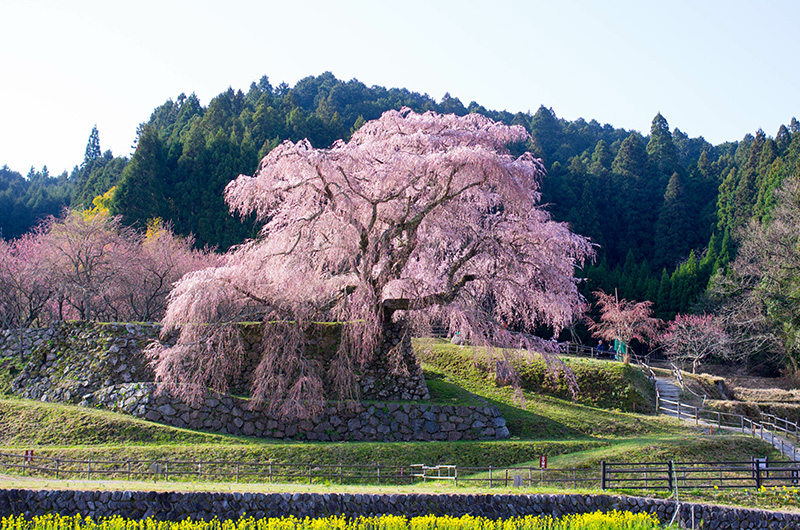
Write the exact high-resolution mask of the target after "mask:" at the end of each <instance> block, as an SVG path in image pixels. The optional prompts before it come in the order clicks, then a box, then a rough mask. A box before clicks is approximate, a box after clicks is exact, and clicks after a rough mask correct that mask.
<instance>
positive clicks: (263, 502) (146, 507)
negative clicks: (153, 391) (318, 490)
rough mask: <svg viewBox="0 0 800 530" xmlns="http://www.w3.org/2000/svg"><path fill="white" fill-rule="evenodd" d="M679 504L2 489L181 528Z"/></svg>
mask: <svg viewBox="0 0 800 530" xmlns="http://www.w3.org/2000/svg"><path fill="white" fill-rule="evenodd" d="M675 508H676V504H675V502H674V501H669V500H661V499H647V498H641V497H628V496H617V495H600V494H598V495H579V494H572V495H543V494H537V495H489V494H486V495H442V494H437V495H428V494H391V495H389V494H383V495H380V494H352V493H326V494H315V493H294V494H292V493H271V494H270V493H208V492H194V493H179V492H153V491H70V490H22V489H6V490H0V516H7V515H17V514H24V515H26V516H34V515H44V514H47V513H54V512H55V513H59V514H61V515H75V514H81V515H83V516H91V517H93V518H97V517H108V516H112V515H120V516H122V517H126V518H131V519H141V518H147V517H153V518H154V519H157V520H171V521H179V520H182V519H186V518H192V519H195V520H198V519H206V520H209V519H213V518H215V517H216V518H219V519H238V518H239V517H241V516H245V515H246V516H248V517H249V516H252V517H255V518H257V519H260V518H263V517H280V516H287V515H296V516H299V517H306V516H308V517H323V516H328V515H345V516H348V517H356V516H359V515H379V514H395V515H404V516H409V517H413V516H421V515H428V514H434V515H452V516H456V517H458V516H461V515H465V514H470V515H476V516H484V517H489V518H492V519H497V518H506V517H512V516H518V515H553V516H556V517H558V516H562V515H567V514H574V513H587V512H596V511H601V512H608V511H611V510H622V511H631V512H635V513H639V512H646V513H651V514H654V515H656V516H657V517H658V518H659V520H660V521H662V522H668V521H670V520H671V519H672V516H673V514H674V512H675ZM679 520H680V522H681V525H682V527H683V528H697V529H704V530H718V529H719V530H721V529H736V530H739V529H750V528H752V529H765V530H766V529H795V528H800V514H798V513H787V512H770V511H765V510H754V509H745V508H732V507H726V506H714V505H707V504H681V506H680V517H679Z"/></svg>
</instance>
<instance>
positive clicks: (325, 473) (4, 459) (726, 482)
mask: <svg viewBox="0 0 800 530" xmlns="http://www.w3.org/2000/svg"><path fill="white" fill-rule="evenodd" d="M0 470H2V471H3V472H6V473H9V474H16V475H23V476H35V477H39V478H55V479H70V480H75V479H86V480H140V481H147V480H152V481H170V482H201V481H202V482H246V483H295V484H353V485H367V484H370V485H375V484H377V485H407V484H415V483H420V482H423V483H424V482H436V481H445V482H450V483H452V484H454V485H456V486H458V485H462V486H481V487H490V488H492V487H506V488H507V487H512V486H518V487H557V488H558V487H562V488H586V489H592V488H598V487H599V488H601V489H637V490H642V489H645V490H647V489H669V490H673V489H674V488H676V487H678V488H687V489H704V488H705V489H708V488H719V489H735V488H760V487H761V486H766V487H771V486H798V485H799V482H800V464H798V463H797V462H783V461H777V462H770V461H768V460H767V459H766V458H764V459H757V458H754V459H753V460H752V461H750V462H672V461H670V462H601V464H600V469H597V468H537V467H533V466H526V467H519V466H517V467H500V468H496V467H492V466H487V467H462V466H453V465H437V466H427V465H423V464H417V465H410V466H391V465H381V464H363V465H354V464H333V465H331V464H319V465H317V464H297V463H286V462H227V461H173V460H124V461H119V460H74V459H63V458H53V457H43V456H33V455H27V456H26V455H21V454H11V453H0Z"/></svg>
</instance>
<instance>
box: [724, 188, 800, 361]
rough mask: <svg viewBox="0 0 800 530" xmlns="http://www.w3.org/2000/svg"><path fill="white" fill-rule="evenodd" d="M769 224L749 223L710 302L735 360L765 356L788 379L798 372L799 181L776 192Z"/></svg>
mask: <svg viewBox="0 0 800 530" xmlns="http://www.w3.org/2000/svg"><path fill="white" fill-rule="evenodd" d="M776 198H777V199H776V205H775V207H774V209H773V210H772V212H771V214H770V218H769V219H765V220H763V221H761V222H757V221H753V222H752V223H751V224H750V225H749V226H748V228H747V230H745V231H743V232H742V233H741V234H740V235H739V239H740V241H741V245H740V247H739V250H738V252H737V256H736V259H735V260H734V262H733V264H732V265H731V267H730V270H729V271H728V273H727V274H718V275H717V276H715V278H714V279H713V281H712V285H711V289H710V290H711V293H712V298H713V299H715V300H716V301H717V302H718V304H719V305H718V309H717V311H718V313H719V315H720V318H721V320H722V322H723V325H724V326H725V329H726V331H727V332H728V334H729V335H730V337H731V339H732V347H733V352H734V353H735V354H736V355H737V356H738V357H739V358H747V357H752V356H754V355H757V354H765V355H768V356H770V357H772V358H774V359H779V360H780V361H781V362H782V363H783V365H784V366H785V367H786V369H787V370H788V371H789V372H791V373H792V374H796V373H798V370H800V230H798V227H800V178H798V177H791V178H787V179H786V181H785V182H784V183H783V185H782V186H781V188H780V189H778V190H777V192H776Z"/></svg>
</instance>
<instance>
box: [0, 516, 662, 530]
mask: <svg viewBox="0 0 800 530" xmlns="http://www.w3.org/2000/svg"><path fill="white" fill-rule="evenodd" d="M664 528H666V527H664V526H663V525H661V524H660V523H659V522H658V520H657V519H656V518H655V517H653V516H652V515H650V514H644V513H638V514H634V513H631V512H620V511H612V512H609V513H601V512H594V513H585V514H575V515H567V516H564V517H560V518H553V517H551V516H538V517H537V516H532V515H529V516H525V517H512V518H509V519H500V520H491V519H486V518H483V517H473V516H470V515H464V516H462V517H451V516H434V515H427V516H423V517H411V518H408V517H403V516H396V515H380V516H372V517H356V518H347V517H343V516H332V517H324V518H313V519H312V518H305V519H301V518H297V517H293V516H291V517H280V518H269V519H254V518H252V517H242V518H240V519H239V520H236V521H234V520H225V521H220V520H218V519H214V520H212V521H193V520H190V519H187V520H184V521H179V522H172V521H157V520H155V519H152V518H147V519H138V520H133V519H124V518H122V517H119V516H115V517H109V518H100V519H97V520H94V519H92V518H90V517H81V516H80V515H75V516H61V515H57V514H48V515H43V516H36V517H32V518H26V517H24V516H22V515H18V516H9V517H4V518H3V519H2V520H0V530H618V529H624V530H659V529H664Z"/></svg>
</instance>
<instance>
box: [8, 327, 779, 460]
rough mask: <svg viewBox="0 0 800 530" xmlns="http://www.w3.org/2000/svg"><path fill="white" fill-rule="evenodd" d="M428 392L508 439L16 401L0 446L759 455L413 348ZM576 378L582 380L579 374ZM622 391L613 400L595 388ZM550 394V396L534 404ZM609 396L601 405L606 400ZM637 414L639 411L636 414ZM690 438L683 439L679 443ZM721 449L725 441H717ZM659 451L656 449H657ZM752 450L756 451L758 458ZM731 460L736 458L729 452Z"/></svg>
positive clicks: (641, 389) (624, 377)
mask: <svg viewBox="0 0 800 530" xmlns="http://www.w3.org/2000/svg"><path fill="white" fill-rule="evenodd" d="M416 348H417V351H418V352H419V353H420V356H421V358H423V360H424V369H425V372H426V375H427V376H428V378H429V387H430V390H431V394H432V396H433V397H434V399H435V400H436V401H437V402H439V403H459V404H476V405H477V404H484V403H488V404H492V405H495V406H497V407H498V408H499V409H500V410H501V411H502V413H503V415H504V416H505V418H506V420H507V422H508V426H509V429H510V431H511V433H512V439H511V440H508V441H502V442H454V443H447V442H431V443H337V444H330V443H329V444H324V443H292V442H276V441H265V440H258V439H247V438H237V437H232V436H222V435H215V434H207V433H197V432H192V431H188V430H184V429H176V428H172V427H166V426H162V425H158V424H153V423H150V422H146V421H142V420H137V419H133V418H130V417H127V416H124V415H120V414H115V413H110V412H106V411H99V410H92V409H85V408H80V407H75V406H69V405H59V404H48V403H39V402H35V401H27V400H21V399H14V398H7V399H0V446H3V447H4V448H6V449H8V450H13V451H14V452H19V450H20V449H27V448H32V447H35V448H36V449H37V454H38V455H42V456H46V455H52V456H63V457H72V458H78V459H82V458H112V459H116V458H130V459H156V458H171V459H176V460H183V459H186V460H195V459H202V460H211V459H218V460H244V461H264V460H269V459H272V460H275V461H284V462H287V461H291V462H309V463H318V464H322V463H330V464H336V463H345V464H348V463H364V462H380V463H382V464H387V465H389V464H398V465H408V464H418V463H425V464H429V465H431V464H437V463H442V464H456V465H461V466H475V465H488V464H491V465H493V466H498V467H500V466H510V465H515V464H526V465H527V464H528V463H530V462H533V461H536V460H537V458H538V455H541V454H547V455H550V456H551V461H552V462H553V463H554V464H553V465H558V466H564V467H571V466H591V465H595V464H596V463H597V462H599V460H602V459H608V460H611V459H617V460H619V459H622V458H628V457H629V456H632V455H635V456H637V457H639V455H641V457H642V458H649V457H652V458H661V457H662V455H666V454H675V453H676V452H678V451H680V454H685V455H686V456H687V459H688V457H690V456H691V455H697V456H698V457H702V458H704V459H706V458H707V459H728V458H731V455H732V453H731V451H734V450H736V447H742V451H740V452H742V454H744V452H749V454H754V453H758V454H761V453H764V452H765V450H764V449H763V446H762V445H759V444H755V446H753V444H752V443H751V442H750V440H748V439H744V440H741V441H739V442H735V443H734V442H728V441H725V442H724V443H723V442H720V440H723V438H719V437H708V436H706V437H703V436H697V433H696V432H695V431H693V430H692V429H689V428H687V427H685V426H684V425H681V424H679V423H678V422H676V421H674V420H671V419H668V418H663V417H654V416H648V415H642V414H636V413H631V412H621V411H619V410H608V409H603V408H598V407H596V406H591V405H587V404H581V403H576V402H573V401H568V400H565V399H561V398H559V397H555V396H557V395H560V393H561V394H563V392H564V390H565V389H564V387H563V384H561V383H559V382H558V381H557V380H556V381H555V382H550V383H548V381H547V380H545V379H543V378H542V377H541V370H539V368H536V367H533V366H528V367H523V368H525V370H522V372H523V375H524V377H523V381H522V386H523V390H522V400H520V399H519V396H516V395H515V392H514V390H513V389H511V388H510V387H498V386H497V385H496V384H495V383H494V380H493V371H491V370H489V369H488V368H487V367H488V366H490V365H491V362H490V360H489V359H486V358H485V357H475V356H474V355H473V352H472V351H471V350H470V349H469V348H460V347H457V346H452V345H450V344H449V343H447V342H446V341H430V340H426V341H417V342H416ZM570 363H571V365H572V366H576V367H578V370H576V373H577V374H578V375H579V382H583V384H584V385H585V386H586V385H589V384H591V385H592V388H591V389H587V391H586V392H585V394H584V395H583V397H582V400H583V401H584V402H590V403H605V404H606V405H607V406H608V404H609V402H610V403H611V404H614V403H616V401H614V400H615V399H617V397H618V398H619V401H620V403H623V404H624V406H626V407H631V408H632V407H634V406H637V405H636V404H637V403H642V402H646V401H647V399H649V396H648V394H647V393H648V391H649V388H648V385H647V382H646V380H644V381H643V379H642V378H641V376H640V375H639V374H636V373H632V372H631V370H632V369H631V368H630V367H624V366H623V365H621V364H619V363H611V362H602V361H600V362H598V361H586V360H572V361H570ZM581 374H583V375H581ZM603 386H606V387H612V388H616V387H623V386H624V391H623V392H622V393H621V394H619V395H618V396H617V397H615V396H614V395H610V394H609V392H608V391H602V392H601V391H598V388H600V387H603ZM539 392H549V393H551V394H553V395H543V394H540V393H539ZM609 395H610V397H609ZM638 406H639V407H642V405H638ZM689 433H691V434H692V435H691V436H687V434H689ZM725 440H727V439H725ZM658 448H661V449H658ZM759 449H761V450H759ZM737 454H738V453H737Z"/></svg>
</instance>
